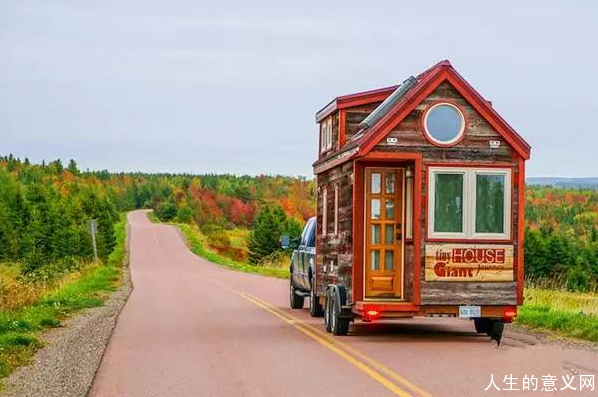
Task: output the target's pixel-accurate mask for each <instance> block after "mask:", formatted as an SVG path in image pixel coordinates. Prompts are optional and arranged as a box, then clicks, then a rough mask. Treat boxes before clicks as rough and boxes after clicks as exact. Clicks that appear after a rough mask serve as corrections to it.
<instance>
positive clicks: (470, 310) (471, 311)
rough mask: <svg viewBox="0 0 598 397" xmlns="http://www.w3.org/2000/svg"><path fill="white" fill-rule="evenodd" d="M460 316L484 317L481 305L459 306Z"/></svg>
mask: <svg viewBox="0 0 598 397" xmlns="http://www.w3.org/2000/svg"><path fill="white" fill-rule="evenodd" d="M459 317H468V318H470V317H482V309H481V307H480V306H459Z"/></svg>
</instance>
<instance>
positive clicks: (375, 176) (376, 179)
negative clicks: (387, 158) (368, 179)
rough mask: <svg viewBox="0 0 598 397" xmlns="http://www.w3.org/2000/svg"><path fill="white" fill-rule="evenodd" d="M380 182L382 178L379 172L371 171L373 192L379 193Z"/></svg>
mask: <svg viewBox="0 0 598 397" xmlns="http://www.w3.org/2000/svg"><path fill="white" fill-rule="evenodd" d="M381 182H382V178H381V176H380V173H378V172H372V186H371V190H372V193H373V194H380V189H381V188H380V183H381Z"/></svg>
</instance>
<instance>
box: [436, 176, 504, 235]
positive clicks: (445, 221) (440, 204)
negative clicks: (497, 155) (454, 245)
mask: <svg viewBox="0 0 598 397" xmlns="http://www.w3.org/2000/svg"><path fill="white" fill-rule="evenodd" d="M429 187H430V190H429V192H430V193H429V199H428V201H429V203H428V219H429V225H428V237H430V238H448V239H451V238H469V239H509V238H510V208H511V170H510V169H494V168H493V169H487V168H448V167H446V168H445V167H430V174H429Z"/></svg>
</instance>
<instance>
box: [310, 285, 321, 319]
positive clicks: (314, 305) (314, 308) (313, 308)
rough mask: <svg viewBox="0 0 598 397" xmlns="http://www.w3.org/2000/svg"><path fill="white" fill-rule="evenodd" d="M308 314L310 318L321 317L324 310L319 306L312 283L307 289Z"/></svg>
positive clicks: (318, 299)
mask: <svg viewBox="0 0 598 397" xmlns="http://www.w3.org/2000/svg"><path fill="white" fill-rule="evenodd" d="M309 314H310V316H312V317H322V316H323V315H324V309H323V308H322V305H321V304H320V298H319V297H318V296H317V295H316V291H315V290H314V285H313V283H312V284H311V287H310V289H309Z"/></svg>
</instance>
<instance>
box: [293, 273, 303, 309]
mask: <svg viewBox="0 0 598 397" xmlns="http://www.w3.org/2000/svg"><path fill="white" fill-rule="evenodd" d="M291 277H293V276H291ZM289 290H290V294H289V303H290V305H291V309H303V301H304V298H303V297H302V296H300V295H297V294H296V293H295V286H294V285H293V279H291V283H290V288H289Z"/></svg>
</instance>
